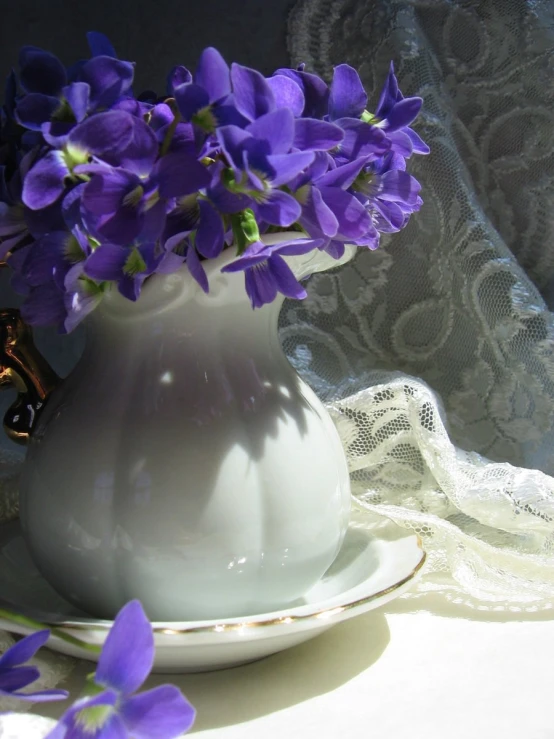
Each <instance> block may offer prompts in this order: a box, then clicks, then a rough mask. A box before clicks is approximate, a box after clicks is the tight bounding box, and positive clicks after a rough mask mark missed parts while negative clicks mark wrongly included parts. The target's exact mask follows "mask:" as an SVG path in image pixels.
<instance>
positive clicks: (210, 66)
mask: <svg viewBox="0 0 554 739" xmlns="http://www.w3.org/2000/svg"><path fill="white" fill-rule="evenodd" d="M194 79H195V82H196V84H198V85H200V86H201V87H203V88H204V89H205V90H206V92H207V93H208V96H209V102H210V103H215V102H217V101H218V100H222V99H223V98H224V97H226V96H227V95H229V94H230V93H231V78H230V71H229V65H228V64H227V62H226V61H225V59H224V58H223V57H222V56H221V54H220V53H219V51H218V50H217V49H214V48H213V46H208V48H207V49H204V51H203V52H202V53H201V54H200V59H199V60H198V66H197V68H196V72H195V75H194Z"/></svg>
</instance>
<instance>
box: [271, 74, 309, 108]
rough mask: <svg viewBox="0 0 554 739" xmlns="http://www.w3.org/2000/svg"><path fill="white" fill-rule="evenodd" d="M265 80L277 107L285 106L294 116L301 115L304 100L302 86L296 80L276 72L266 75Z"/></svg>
mask: <svg viewBox="0 0 554 739" xmlns="http://www.w3.org/2000/svg"><path fill="white" fill-rule="evenodd" d="M266 81H267V84H268V85H269V87H270V88H271V91H272V92H273V97H274V98H275V105H276V106H277V108H287V109H288V110H290V111H291V113H292V114H293V116H294V117H295V118H298V117H299V116H301V115H302V111H303V110H304V106H305V104H306V101H305V99H304V93H303V92H302V87H301V86H300V85H299V84H298V82H297V81H296V80H294V79H292V78H290V77H286V76H285V75H284V74H277V75H274V76H273V77H267V78H266Z"/></svg>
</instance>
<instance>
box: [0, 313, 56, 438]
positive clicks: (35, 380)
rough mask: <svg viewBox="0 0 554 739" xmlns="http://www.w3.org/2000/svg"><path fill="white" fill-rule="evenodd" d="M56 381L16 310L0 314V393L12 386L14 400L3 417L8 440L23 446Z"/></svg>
mask: <svg viewBox="0 0 554 739" xmlns="http://www.w3.org/2000/svg"><path fill="white" fill-rule="evenodd" d="M59 382H60V378H59V377H58V376H57V374H56V373H55V372H54V370H53V369H52V368H51V367H50V365H49V364H48V362H47V361H46V360H45V359H44V357H43V356H42V354H40V353H39V351H38V349H37V348H36V346H35V345H34V343H33V335H32V333H31V329H30V328H29V326H27V324H26V323H25V322H24V321H23V319H22V318H21V315H20V314H19V311H18V310H14V309H11V308H10V309H6V310H1V311H0V390H1V389H2V388H6V387H14V388H15V389H16V390H17V393H18V395H17V399H16V400H15V402H14V403H13V404H12V405H11V406H10V408H9V409H8V411H7V413H6V415H5V416H4V429H5V431H6V433H7V435H8V436H9V438H10V439H12V441H15V442H17V443H18V444H26V443H27V442H28V441H29V437H30V435H31V432H32V430H33V427H34V425H35V423H36V420H37V417H38V415H39V413H40V412H41V410H42V409H43V408H44V404H45V402H46V400H47V399H48V396H49V395H50V393H51V392H52V390H53V389H54V388H55V387H56V385H57V384H58V383H59Z"/></svg>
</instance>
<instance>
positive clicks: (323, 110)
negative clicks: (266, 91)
mask: <svg viewBox="0 0 554 739" xmlns="http://www.w3.org/2000/svg"><path fill="white" fill-rule="evenodd" d="M277 76H284V77H288V78H289V79H291V80H293V81H294V82H296V84H297V85H298V86H299V87H300V89H301V90H302V92H303V94H304V107H303V109H302V110H301V111H300V113H299V114H298V115H299V116H300V115H302V116H303V117H306V118H316V119H318V120H322V119H323V117H324V116H325V115H326V114H327V110H328V105H329V87H328V86H327V84H326V83H325V82H324V81H323V80H322V79H321V77H318V76H317V75H315V74H310V73H309V72H305V71H304V64H301V65H300V66H299V67H298V69H285V68H283V69H278V70H277V71H276V72H275V74H274V77H277ZM272 79H273V78H272V77H270V78H269V80H268V82H269V83H270V85H271V86H272V89H274V88H273V85H272V84H271V80H272Z"/></svg>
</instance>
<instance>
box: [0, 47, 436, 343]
mask: <svg viewBox="0 0 554 739" xmlns="http://www.w3.org/2000/svg"><path fill="white" fill-rule="evenodd" d="M88 42H89V46H90V51H91V58H90V59H88V60H82V61H79V62H77V63H76V64H74V65H73V66H72V67H70V68H69V69H66V68H65V67H64V66H63V65H62V63H61V62H60V61H59V60H58V59H57V58H56V57H55V56H53V55H52V54H50V53H48V52H46V51H43V50H41V49H38V48H35V47H32V46H26V47H24V48H23V49H22V50H21V53H20V57H19V68H20V69H19V75H16V74H15V73H14V72H12V74H11V75H10V77H9V78H8V83H7V91H6V101H5V104H4V106H3V109H2V119H1V131H0V164H1V165H2V166H1V167H0V171H1V174H2V176H0V239H1V241H0V261H1V260H5V261H7V263H8V265H9V266H10V267H11V268H12V270H13V278H12V283H13V286H14V288H15V290H16V291H17V292H19V293H21V294H22V295H24V296H25V300H24V302H23V306H22V309H21V311H22V315H23V318H24V319H25V320H26V321H27V322H28V323H30V324H34V325H46V324H54V325H57V326H59V329H60V331H61V332H69V331H71V330H72V329H73V328H74V327H75V326H76V325H77V324H78V323H79V322H80V321H81V320H82V319H83V318H84V317H85V316H86V315H87V314H88V313H90V311H91V310H93V309H94V308H95V307H96V306H97V305H98V303H99V302H100V301H101V299H102V296H103V295H104V294H105V292H106V290H108V289H114V288H113V287H112V284H115V287H116V289H118V290H119V291H120V293H121V294H122V295H124V296H125V297H126V298H128V299H129V300H137V298H138V297H139V295H140V291H141V286H142V285H143V283H144V281H145V280H146V279H147V278H148V277H149V276H151V275H153V274H154V273H165V274H167V273H171V272H175V271H177V270H179V269H182V267H183V264H186V267H187V268H188V269H189V271H190V274H191V275H192V277H193V278H194V279H195V280H196V281H197V282H198V283H199V285H200V286H201V287H202V289H203V290H205V291H206V292H208V291H209V284H208V279H207V275H206V271H205V269H204V266H203V262H204V260H207V259H214V258H217V257H218V256H219V255H220V254H221V252H222V251H223V250H224V249H226V248H233V249H234V250H235V252H236V259H235V260H232V261H230V262H229V261H227V262H226V263H225V265H224V266H223V270H224V271H235V272H236V271H243V272H244V275H245V287H246V291H247V293H248V295H249V297H250V300H251V302H252V305H253V307H254V308H256V307H260V306H262V305H264V304H265V303H269V302H271V301H272V300H273V299H274V298H275V297H276V295H277V293H278V292H279V293H282V294H284V295H286V296H288V297H291V298H302V297H305V295H306V292H305V290H304V288H303V286H302V285H301V284H299V283H298V281H297V280H296V278H295V277H294V275H293V274H292V271H291V270H290V268H289V266H288V265H287V263H286V261H285V260H284V259H283V256H286V255H291V254H303V253H306V252H308V251H311V250H312V249H323V250H325V251H326V252H328V253H329V254H330V255H331V256H332V257H335V258H337V259H338V258H340V257H341V256H342V254H343V253H344V249H345V244H355V245H357V246H359V247H362V248H369V249H375V248H376V247H377V246H378V244H379V236H380V233H388V232H395V231H399V230H400V229H401V228H403V227H404V226H405V225H406V223H407V221H408V219H409V217H410V215H411V213H412V212H414V211H416V210H418V209H419V208H420V206H421V203H422V201H421V198H420V197H419V190H420V185H419V183H418V182H417V180H415V179H414V177H412V176H411V175H410V174H409V173H408V172H407V171H406V160H407V159H409V157H410V156H411V155H412V154H413V153H416V154H426V153H428V152H429V149H428V147H427V146H426V144H425V143H424V142H423V141H422V140H421V138H420V137H419V136H418V134H417V133H416V132H415V131H414V130H412V129H411V128H410V124H411V123H412V122H413V120H414V119H415V118H416V116H417V114H418V112H419V110H420V108H421V104H422V100H421V98H416V97H411V98H404V97H403V96H402V94H401V92H400V91H399V89H398V84H397V80H396V77H395V75H394V70H393V67H392V65H391V69H390V72H389V75H388V77H387V80H386V82H385V86H384V88H383V91H382V93H381V96H380V99H379V101H378V103H377V107H376V108H375V110H374V112H369V111H368V110H367V95H366V93H365V91H364V88H363V85H362V83H361V81H360V78H359V76H358V74H357V72H356V71H355V70H354V69H353V68H352V67H350V66H348V65H347V64H341V65H339V66H337V67H336V68H335V70H334V75H333V79H332V82H331V84H330V85H327V83H326V82H324V81H323V80H322V79H321V78H320V77H318V76H317V75H315V74H312V73H310V72H307V71H306V70H305V69H304V66H303V65H301V66H300V67H298V68H297V69H278V70H277V71H276V72H275V73H274V74H273V75H272V76H271V77H268V78H266V77H264V76H263V75H262V74H260V73H259V72H257V71H256V70H254V69H249V68H247V67H244V66H241V65H240V64H232V65H231V66H229V65H228V64H227V63H226V62H225V60H224V59H223V57H222V56H221V54H220V53H219V52H218V51H217V50H216V49H214V48H207V49H205V50H204V51H203V52H202V54H201V56H200V59H199V62H198V66H197V68H196V71H195V73H194V74H191V72H189V71H188V69H186V68H185V67H183V66H177V67H175V68H173V69H172V70H171V72H170V73H169V75H168V78H167V92H166V95H165V96H163V97H158V96H157V95H156V94H155V93H153V92H146V93H143V94H141V95H139V96H138V97H135V96H134V95H133V92H132V84H133V74H134V65H133V63H131V62H127V61H121V60H120V59H118V58H117V56H116V53H115V51H114V49H113V47H112V45H111V44H110V42H109V41H108V39H107V38H106V37H105V36H103V35H102V34H99V33H89V34H88ZM280 231H283V232H285V231H289V232H290V231H296V232H299V233H298V234H295V236H296V237H297V238H294V239H289V240H285V241H283V242H281V243H279V244H274V245H271V246H268V245H264V243H263V242H262V240H261V234H264V233H268V232H280Z"/></svg>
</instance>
